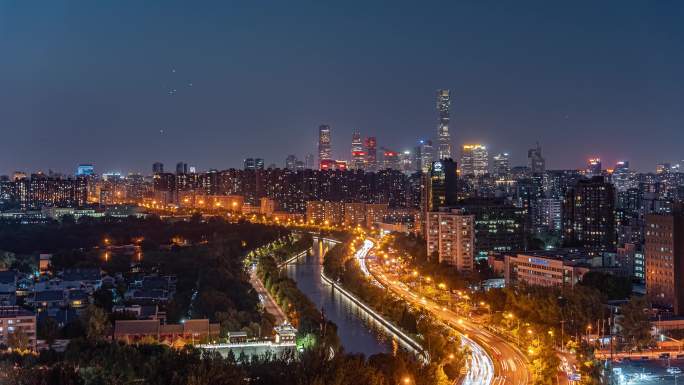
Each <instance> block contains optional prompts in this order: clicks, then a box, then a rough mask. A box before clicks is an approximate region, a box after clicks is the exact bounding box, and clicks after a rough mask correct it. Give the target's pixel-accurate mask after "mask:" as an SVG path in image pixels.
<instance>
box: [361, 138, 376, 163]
mask: <svg viewBox="0 0 684 385" xmlns="http://www.w3.org/2000/svg"><path fill="white" fill-rule="evenodd" d="M364 144H365V145H366V171H371V172H374V171H377V169H378V149H377V146H378V144H377V142H376V140H375V137H374V136H369V137H367V138H366V140H365V143H364Z"/></svg>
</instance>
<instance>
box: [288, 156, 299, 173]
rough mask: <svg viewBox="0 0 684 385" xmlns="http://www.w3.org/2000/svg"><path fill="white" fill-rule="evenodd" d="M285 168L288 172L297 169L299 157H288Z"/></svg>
mask: <svg viewBox="0 0 684 385" xmlns="http://www.w3.org/2000/svg"><path fill="white" fill-rule="evenodd" d="M285 168H286V169H287V170H295V169H297V157H296V156H295V155H288V156H287V158H285Z"/></svg>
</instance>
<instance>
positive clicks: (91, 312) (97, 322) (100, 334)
mask: <svg viewBox="0 0 684 385" xmlns="http://www.w3.org/2000/svg"><path fill="white" fill-rule="evenodd" d="M81 321H82V322H83V325H84V327H85V332H86V337H87V338H88V339H89V340H91V341H99V340H102V339H104V338H106V337H108V336H109V332H110V329H111V324H110V323H109V318H108V317H107V313H106V312H105V311H104V310H102V308H99V307H97V306H95V305H89V306H88V307H87V308H86V310H85V311H84V312H83V315H82V316H81Z"/></svg>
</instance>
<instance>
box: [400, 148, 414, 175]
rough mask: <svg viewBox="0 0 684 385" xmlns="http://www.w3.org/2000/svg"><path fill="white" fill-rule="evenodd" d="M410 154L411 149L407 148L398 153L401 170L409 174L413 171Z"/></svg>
mask: <svg viewBox="0 0 684 385" xmlns="http://www.w3.org/2000/svg"><path fill="white" fill-rule="evenodd" d="M411 155H412V154H411V151H408V150H406V151H404V152H402V153H401V154H399V163H400V167H401V171H402V172H404V173H406V174H410V173H412V172H413V159H412V157H411Z"/></svg>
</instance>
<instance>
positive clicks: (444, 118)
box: [437, 90, 451, 159]
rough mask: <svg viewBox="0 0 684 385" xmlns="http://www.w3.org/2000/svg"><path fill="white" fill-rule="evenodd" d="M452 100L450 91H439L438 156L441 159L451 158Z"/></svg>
mask: <svg viewBox="0 0 684 385" xmlns="http://www.w3.org/2000/svg"><path fill="white" fill-rule="evenodd" d="M450 106H451V98H450V96H449V90H437V111H438V112H439V124H438V125H437V155H438V156H439V159H450V158H451V134H450V133H449V107H450Z"/></svg>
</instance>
